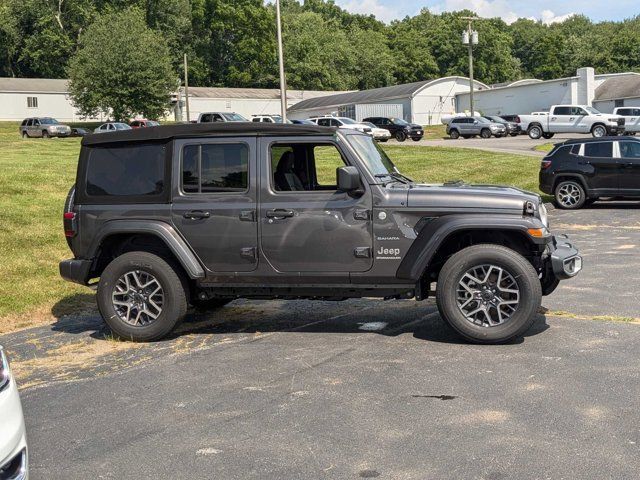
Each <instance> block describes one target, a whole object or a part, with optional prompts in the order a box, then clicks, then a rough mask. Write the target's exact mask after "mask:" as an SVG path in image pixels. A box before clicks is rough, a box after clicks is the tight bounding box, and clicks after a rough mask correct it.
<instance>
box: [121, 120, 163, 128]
mask: <svg viewBox="0 0 640 480" xmlns="http://www.w3.org/2000/svg"><path fill="white" fill-rule="evenodd" d="M159 125H160V123H159V122H156V121H155V120H133V121H132V122H130V123H129V126H130V127H131V128H147V127H157V126H159Z"/></svg>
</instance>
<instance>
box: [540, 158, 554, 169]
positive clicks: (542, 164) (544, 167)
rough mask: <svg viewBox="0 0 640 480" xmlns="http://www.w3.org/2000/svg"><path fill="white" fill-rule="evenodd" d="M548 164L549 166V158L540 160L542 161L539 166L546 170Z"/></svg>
mask: <svg viewBox="0 0 640 480" xmlns="http://www.w3.org/2000/svg"><path fill="white" fill-rule="evenodd" d="M550 166H551V160H542V163H541V164H540V168H542V169H543V170H546V169H547V168H549V167H550Z"/></svg>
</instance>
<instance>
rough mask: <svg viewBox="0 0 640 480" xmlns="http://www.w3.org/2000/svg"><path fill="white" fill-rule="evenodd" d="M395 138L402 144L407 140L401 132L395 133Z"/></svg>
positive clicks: (405, 135)
mask: <svg viewBox="0 0 640 480" xmlns="http://www.w3.org/2000/svg"><path fill="white" fill-rule="evenodd" d="M395 137H396V140H397V141H399V142H404V141H405V140H406V139H407V134H406V133H404V132H402V131H399V132H396V135H395Z"/></svg>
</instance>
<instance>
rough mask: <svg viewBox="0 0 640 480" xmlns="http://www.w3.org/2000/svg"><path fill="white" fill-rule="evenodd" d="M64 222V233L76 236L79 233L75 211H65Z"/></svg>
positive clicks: (68, 235)
mask: <svg viewBox="0 0 640 480" xmlns="http://www.w3.org/2000/svg"><path fill="white" fill-rule="evenodd" d="M63 222H64V235H65V237H75V236H76V234H77V233H78V231H77V222H76V213H75V212H64V215H63Z"/></svg>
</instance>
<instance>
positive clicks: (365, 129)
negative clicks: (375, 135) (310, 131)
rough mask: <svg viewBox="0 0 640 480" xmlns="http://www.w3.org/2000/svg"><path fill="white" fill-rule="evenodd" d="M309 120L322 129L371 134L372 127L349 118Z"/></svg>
mask: <svg viewBox="0 0 640 480" xmlns="http://www.w3.org/2000/svg"><path fill="white" fill-rule="evenodd" d="M309 120H310V121H312V122H313V123H315V124H316V125H319V126H321V127H335V128H346V129H347V130H357V131H359V132H362V133H368V134H371V127H369V126H368V125H365V124H364V123H360V122H356V121H355V120H353V119H351V118H347V117H331V116H327V117H313V118H310V119H309Z"/></svg>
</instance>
